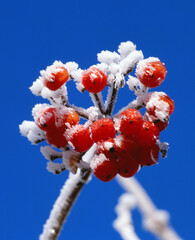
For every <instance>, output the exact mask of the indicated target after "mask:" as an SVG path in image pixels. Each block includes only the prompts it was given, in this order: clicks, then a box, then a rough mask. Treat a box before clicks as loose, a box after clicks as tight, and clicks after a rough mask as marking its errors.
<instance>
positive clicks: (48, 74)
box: [40, 61, 64, 83]
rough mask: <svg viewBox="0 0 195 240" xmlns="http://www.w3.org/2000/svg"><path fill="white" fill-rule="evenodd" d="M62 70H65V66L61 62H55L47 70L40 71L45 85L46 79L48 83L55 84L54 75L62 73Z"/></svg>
mask: <svg viewBox="0 0 195 240" xmlns="http://www.w3.org/2000/svg"><path fill="white" fill-rule="evenodd" d="M62 68H64V64H63V63H62V62H61V61H55V62H54V63H53V64H52V65H50V66H48V67H47V68H46V70H42V71H40V74H41V78H42V81H43V83H44V81H45V79H46V80H47V81H50V82H53V77H54V76H53V74H56V73H58V72H61V71H62Z"/></svg>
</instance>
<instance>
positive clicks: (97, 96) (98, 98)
mask: <svg viewBox="0 0 195 240" xmlns="http://www.w3.org/2000/svg"><path fill="white" fill-rule="evenodd" d="M90 96H91V99H92V101H93V103H94V105H95V106H96V107H98V108H99V110H100V112H101V113H102V114H103V115H104V114H105V106H104V102H103V100H102V94H101V93H90Z"/></svg>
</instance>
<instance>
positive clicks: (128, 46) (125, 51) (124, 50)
mask: <svg viewBox="0 0 195 240" xmlns="http://www.w3.org/2000/svg"><path fill="white" fill-rule="evenodd" d="M135 50H136V45H135V44H133V43H132V42H130V41H127V42H122V43H121V44H120V45H119V47H118V52H119V53H120V55H121V57H122V58H125V57H127V56H128V55H129V53H131V52H133V51H135Z"/></svg>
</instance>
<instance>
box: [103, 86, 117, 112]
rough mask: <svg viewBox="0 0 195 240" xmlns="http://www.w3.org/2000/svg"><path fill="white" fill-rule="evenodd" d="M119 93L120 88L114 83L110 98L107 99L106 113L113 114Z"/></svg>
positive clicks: (110, 90) (109, 94)
mask: <svg viewBox="0 0 195 240" xmlns="http://www.w3.org/2000/svg"><path fill="white" fill-rule="evenodd" d="M117 94H118V89H117V88H115V87H114V84H112V86H111V87H110V88H109V93H108V98H107V101H106V102H107V106H108V107H107V109H106V112H105V114H106V115H111V114H112V111H113V108H114V104H115V102H116V98H117Z"/></svg>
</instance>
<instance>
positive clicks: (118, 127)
mask: <svg viewBox="0 0 195 240" xmlns="http://www.w3.org/2000/svg"><path fill="white" fill-rule="evenodd" d="M118 52H119V54H118V53H116V52H109V51H102V52H101V53H100V54H98V60H99V61H100V64H97V65H94V66H92V67H90V68H89V69H87V70H85V71H83V70H82V69H79V68H78V65H77V64H76V63H74V62H69V63H66V64H63V63H61V62H57V61H56V62H54V64H53V65H51V66H49V67H47V69H46V70H45V71H41V76H40V77H39V78H38V79H37V80H36V81H35V82H34V83H33V85H32V87H31V88H30V89H31V91H32V92H33V93H34V94H35V95H38V96H42V97H43V98H46V99H48V100H49V101H50V104H37V105H36V106H35V107H34V108H33V111H32V113H33V117H34V122H30V121H29V122H28V121H24V122H23V123H22V124H21V125H20V130H21V133H22V134H23V135H24V136H27V137H28V139H29V140H30V141H31V142H33V143H38V142H41V141H43V140H46V141H47V142H48V143H49V144H50V145H51V146H52V147H54V148H60V150H61V151H62V154H60V153H59V151H55V150H54V149H52V148H50V147H49V148H48V147H47V148H45V150H43V149H42V153H43V154H44V156H45V157H46V158H47V159H48V160H50V164H49V166H50V167H48V170H50V171H51V172H54V173H60V172H61V171H62V169H63V170H65V169H69V170H70V171H71V169H74V171H73V173H75V172H76V170H77V167H79V168H81V169H83V168H85V169H91V170H92V171H93V173H94V175H95V176H96V177H97V178H99V179H100V180H102V181H105V182H108V181H110V180H112V179H113V178H114V177H115V176H116V175H117V174H120V175H121V176H123V177H132V176H133V175H135V174H136V173H137V171H138V170H139V169H140V168H141V167H142V166H151V165H154V164H155V163H157V162H158V155H159V151H161V152H162V151H165V149H162V144H161V143H160V141H159V135H160V132H161V131H163V130H164V129H165V128H166V127H167V125H168V122H169V117H170V115H171V114H172V112H173V110H174V102H173V101H172V100H171V99H170V98H169V97H168V96H167V95H166V94H165V93H164V92H148V90H149V88H155V87H158V86H159V85H160V84H161V83H162V82H163V81H164V79H165V76H166V68H165V65H164V64H163V63H161V61H160V60H159V59H158V58H152V57H150V58H147V59H144V60H143V55H142V52H141V51H136V49H135V45H133V44H132V43H131V42H126V43H121V45H120V46H119V49H118ZM135 66H136V71H135V72H136V76H137V78H136V77H132V76H130V75H129V78H128V81H127V85H128V86H129V89H130V90H132V91H134V93H135V95H136V96H137V98H136V100H134V101H133V102H131V103H129V104H128V105H127V106H126V107H124V108H123V109H122V110H120V111H119V112H118V113H116V114H115V115H112V111H113V107H114V104H115V101H116V96H117V92H118V90H119V88H121V87H124V85H125V83H126V82H125V77H126V76H127V75H128V74H129V73H130V71H132V70H133V68H134V67H135ZM70 80H74V81H75V83H76V87H77V88H78V90H79V91H80V92H83V91H88V92H89V93H90V96H91V97H92V101H93V102H94V105H95V106H94V107H90V108H88V109H83V108H81V107H76V106H74V105H71V104H69V102H68V92H67V86H66V85H67V82H68V81H70ZM106 86H108V88H109V94H108V97H107V100H106V102H105V103H104V102H103V100H102V95H101V91H102V90H103V89H104V88H105V87H106ZM143 107H145V109H146V111H145V114H144V116H142V114H141V112H140V111H139V109H141V108H143ZM80 117H82V118H84V119H87V121H86V122H85V123H84V124H81V123H80ZM93 144H96V147H97V150H96V152H95V154H94V156H93V158H92V159H91V161H89V163H86V162H84V161H83V160H82V156H83V153H85V152H87V151H88V150H89V149H90V148H91V147H92V145H93ZM67 151H69V154H66V152H67ZM75 154H77V155H75ZM78 154H79V156H80V158H78ZM75 156H76V157H75ZM56 158H62V159H63V163H62V165H59V164H54V163H53V160H54V159H56ZM67 158H68V159H67ZM52 164H53V165H52ZM51 165H52V166H53V168H54V169H52V167H51ZM59 169H60V170H59ZM75 169H76V170H75Z"/></svg>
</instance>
